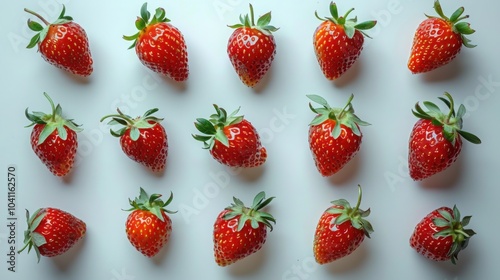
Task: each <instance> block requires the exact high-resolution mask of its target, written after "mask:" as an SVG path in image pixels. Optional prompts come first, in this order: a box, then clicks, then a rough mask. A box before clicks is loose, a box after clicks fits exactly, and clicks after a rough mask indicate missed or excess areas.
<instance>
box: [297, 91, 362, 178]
mask: <svg viewBox="0 0 500 280" xmlns="http://www.w3.org/2000/svg"><path fill="white" fill-rule="evenodd" d="M307 97H308V98H309V99H311V100H312V101H314V102H316V103H318V104H320V105H322V106H323V107H321V108H313V107H312V105H311V104H310V103H309V107H310V108H311V110H312V111H313V112H314V113H316V114H317V115H316V117H315V118H314V119H313V120H312V122H311V123H310V124H309V126H310V127H309V148H310V149H311V152H312V154H313V158H314V163H315V164H316V167H317V168H318V171H319V172H320V173H321V175H323V176H325V177H326V176H331V175H333V174H335V173H337V172H338V171H340V170H341V169H342V168H343V167H344V165H346V164H347V163H348V162H349V161H350V160H351V159H352V158H353V157H354V156H355V155H356V154H357V153H358V151H359V149H360V147H361V140H362V138H363V135H362V133H361V131H360V129H359V126H365V125H369V123H367V122H364V121H362V120H361V119H359V118H358V117H357V116H356V115H355V114H354V108H353V107H352V105H351V101H352V99H353V98H354V96H353V95H351V97H350V98H349V100H348V102H347V105H346V106H345V107H344V108H342V109H340V108H332V107H330V105H329V104H328V102H327V101H326V100H325V99H324V98H323V97H321V96H318V95H308V96H307Z"/></svg>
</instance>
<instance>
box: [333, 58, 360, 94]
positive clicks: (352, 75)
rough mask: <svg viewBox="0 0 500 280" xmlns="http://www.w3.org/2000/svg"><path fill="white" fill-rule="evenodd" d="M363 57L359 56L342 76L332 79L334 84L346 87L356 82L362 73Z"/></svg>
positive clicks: (337, 86) (338, 86)
mask: <svg viewBox="0 0 500 280" xmlns="http://www.w3.org/2000/svg"><path fill="white" fill-rule="evenodd" d="M362 62H363V61H362V59H361V58H358V60H357V61H356V62H354V64H353V65H352V66H351V68H349V69H348V70H347V71H346V72H345V73H344V74H343V75H342V76H340V77H339V78H338V79H336V80H334V81H332V84H333V85H334V86H335V87H336V88H343V87H346V86H348V85H350V84H352V83H354V82H355V81H356V80H357V79H358V77H359V75H361V69H362V67H363V66H362V64H363V63H362Z"/></svg>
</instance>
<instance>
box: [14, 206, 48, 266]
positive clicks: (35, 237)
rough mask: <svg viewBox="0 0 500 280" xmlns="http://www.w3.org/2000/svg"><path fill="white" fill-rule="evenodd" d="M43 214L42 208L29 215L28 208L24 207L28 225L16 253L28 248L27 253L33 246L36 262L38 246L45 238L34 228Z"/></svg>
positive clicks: (38, 257)
mask: <svg viewBox="0 0 500 280" xmlns="http://www.w3.org/2000/svg"><path fill="white" fill-rule="evenodd" d="M45 215H46V213H45V211H44V209H42V208H40V209H38V210H36V211H35V212H34V213H33V215H31V216H30V213H29V211H28V209H26V222H27V224H28V226H27V229H26V230H25V231H24V246H23V247H22V248H21V249H20V250H19V251H17V253H18V254H19V253H21V252H22V251H24V250H25V249H26V248H28V253H29V252H30V251H31V249H33V248H34V249H35V252H36V256H37V259H38V262H40V257H41V255H40V251H39V249H38V247H40V246H42V245H44V244H45V243H47V240H46V239H45V237H44V236H43V235H41V234H40V233H37V232H35V230H36V229H37V228H38V226H39V225H40V223H41V221H42V220H43V218H44V217H45Z"/></svg>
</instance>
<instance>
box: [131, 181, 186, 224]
mask: <svg viewBox="0 0 500 280" xmlns="http://www.w3.org/2000/svg"><path fill="white" fill-rule="evenodd" d="M161 197H162V195H161V194H152V195H149V194H148V193H147V192H146V191H145V190H144V189H143V188H140V190H139V196H138V197H136V198H135V199H134V200H131V199H129V204H130V206H132V207H131V208H129V209H127V210H125V211H134V210H145V211H149V212H151V213H153V214H154V215H155V216H156V217H158V219H160V221H162V222H164V221H165V219H164V218H163V214H162V213H163V212H167V213H169V214H175V213H177V211H171V210H168V209H166V208H165V207H167V206H168V205H169V204H170V203H171V202H172V200H173V199H174V195H173V193H172V192H170V196H169V197H168V199H167V200H166V201H163V200H161V199H160V198H161Z"/></svg>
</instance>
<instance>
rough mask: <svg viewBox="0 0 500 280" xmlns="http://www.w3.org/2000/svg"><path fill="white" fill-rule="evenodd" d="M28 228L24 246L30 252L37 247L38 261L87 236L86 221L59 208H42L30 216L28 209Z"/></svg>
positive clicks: (63, 251)
mask: <svg viewBox="0 0 500 280" xmlns="http://www.w3.org/2000/svg"><path fill="white" fill-rule="evenodd" d="M26 219H27V222H28V228H27V229H26V230H25V231H24V247H23V248H21V250H19V252H18V253H20V252H22V251H23V250H24V249H26V248H28V253H29V252H30V251H31V249H32V248H35V252H36V255H37V257H38V262H40V256H45V257H55V256H58V255H61V254H63V253H65V252H66V251H68V250H69V249H70V248H71V247H73V246H74V245H75V244H76V243H77V242H78V241H79V240H80V239H82V238H83V237H84V236H85V232H86V230H87V226H86V224H85V222H83V221H82V220H80V219H78V218H77V217H75V216H73V215H72V214H70V213H68V212H65V211H63V210H60V209H57V208H50V207H49V208H40V209H38V210H37V211H35V213H33V215H31V216H30V213H29V211H28V210H26Z"/></svg>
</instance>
